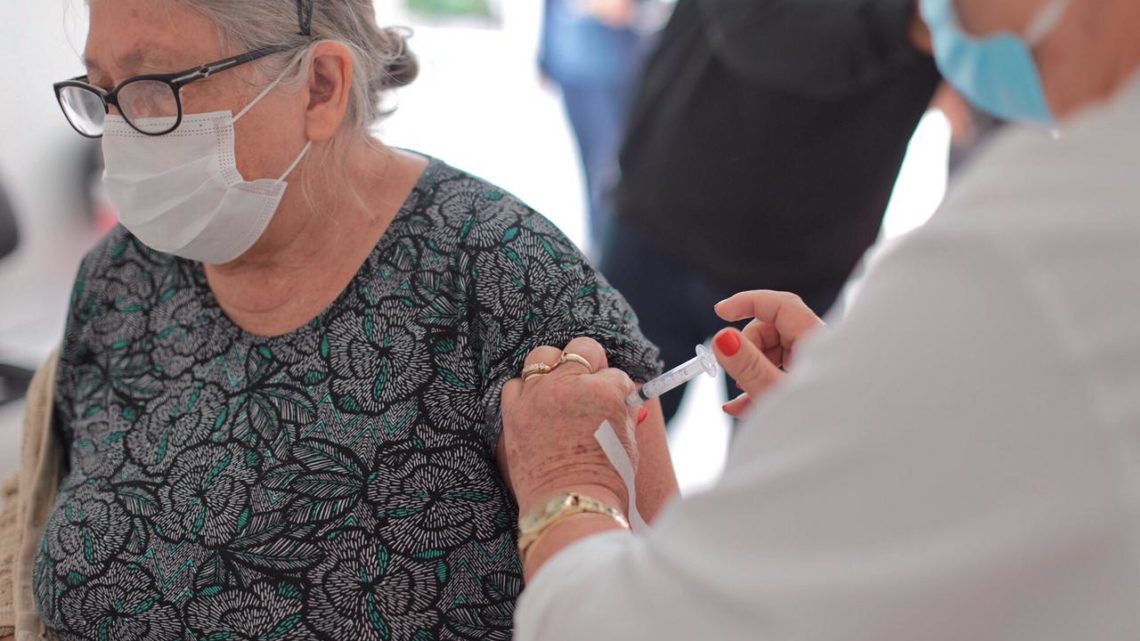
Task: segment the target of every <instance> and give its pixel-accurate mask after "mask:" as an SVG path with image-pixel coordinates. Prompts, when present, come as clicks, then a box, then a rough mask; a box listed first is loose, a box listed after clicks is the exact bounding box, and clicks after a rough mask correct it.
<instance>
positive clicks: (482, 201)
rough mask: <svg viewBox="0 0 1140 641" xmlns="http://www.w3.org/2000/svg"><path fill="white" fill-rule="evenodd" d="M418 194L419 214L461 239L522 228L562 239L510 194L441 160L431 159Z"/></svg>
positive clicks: (528, 207)
mask: <svg viewBox="0 0 1140 641" xmlns="http://www.w3.org/2000/svg"><path fill="white" fill-rule="evenodd" d="M417 191H419V192H420V197H419V199H418V202H417V206H416V207H415V210H416V211H417V213H419V214H420V215H421V216H427V217H429V218H431V219H433V220H434V221H435V222H437V223H440V224H442V225H443V226H444V227H446V228H449V229H455V230H457V231H459V232H460V238H461V240H467V239H469V238H470V236H471V235H472V234H483V233H488V232H492V231H496V230H497V231H501V232H503V233H505V232H506V231H508V230H510V229H512V228H515V227H520V226H524V227H526V228H527V229H531V230H539V231H541V233H543V234H547V235H550V236H556V237H560V238H562V237H563V234H562V232H561V231H559V230H558V228H557V227H556V226H555V225H554V224H553V223H551V222H550V221H549V220H547V219H546V218H545V217H544V216H542V215H541V214H540V213H538V212H537V211H535V210H534V209H533V208H531V207H530V206H529V205H527V204H526V203H525V202H523V201H522V200H521V199H520V198H518V197H517V196H515V195H514V194H513V193H511V192H510V191H508V190H506V189H504V188H502V187H500V186H498V185H496V184H495V183H492V182H490V181H489V180H487V179H485V178H481V177H479V176H476V175H474V174H472V173H470V172H467V171H464V170H462V169H458V168H456V167H453V166H451V165H449V164H447V163H446V162H444V161H442V160H438V159H435V158H432V159H429V163H428V167H427V169H425V170H424V175H423V177H422V178H421V179H420V184H419V187H418V188H417ZM563 240H564V238H563Z"/></svg>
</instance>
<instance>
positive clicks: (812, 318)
mask: <svg viewBox="0 0 1140 641" xmlns="http://www.w3.org/2000/svg"><path fill="white" fill-rule="evenodd" d="M714 309H716V313H717V315H718V316H720V317H721V318H723V319H724V320H726V321H729V322H736V321H741V320H745V319H749V318H755V319H756V320H759V321H762V322H765V323H771V324H773V325H775V326H776V329H778V330H779V331H780V334H781V335H785V336H787V335H789V334H790V335H792V336H797V335H799V334H801V333H803V332H805V331H807V330H810V329H814V328H816V327H819V326H820V325H822V324H823V321H822V320H820V318H819V316H816V315H815V312H813V311H811V308H810V307H808V306H807V304H806V303H804V301H803V300H802V299H801V298H800V297H799V296H796V295H795V294H791V293H788V292H774V291H769V290H755V291H750V292H741V293H739V294H736V295H735V296H732V297H730V298H727V299H725V300H722V301H721V302H719V303H717V304H716V307H715V308H714Z"/></svg>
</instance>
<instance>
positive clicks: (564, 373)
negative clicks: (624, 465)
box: [499, 338, 639, 514]
mask: <svg viewBox="0 0 1140 641" xmlns="http://www.w3.org/2000/svg"><path fill="white" fill-rule="evenodd" d="M563 354H576V355H578V356H580V357H582V358H583V359H585V360H586V361H587V362H588V363H589V364H590V366H589V367H588V368H587V367H586V366H585V365H583V364H582V363H580V362H576V360H577V359H573V360H566V361H564V362H563V363H562V364H561V365H560V364H559V361H560V359H562V356H563ZM537 364H545V365H546V366H547V367H549V368H550V370H549V373H547V374H536V375H533V376H531V377H530V378H529V380H526V381H524V380H522V379H521V378H517V379H514V380H512V381H510V382H509V383H507V385H506V387H504V388H503V435H502V439H501V440H500V442H499V466H500V467H501V468H502V472H503V476H504V477H505V478H506V479H507V482H508V483H509V484H510V486H511V489H512V491H513V492H514V494H515V498H516V499H517V500H518V504H519V513H520V514H526V513H528V512H529V511H530V510H531V509H532V508H533V507H534V506H536V505H538V504H540V503H542V502H543V501H546V500H549V499H550V498H552V497H553V496H556V495H558V494H560V493H563V492H580V493H582V494H586V495H588V496H591V497H593V498H595V499H598V500H600V501H604V502H606V503H609V504H611V505H613V507H615V508H618V509H620V510H622V512H626V511H627V510H628V497H627V496H626V494H627V492H626V489H625V484H624V483H623V482H622V480H621V477H619V476H618V474H617V472H616V471H614V469H613V467H612V466H611V465H610V462H609V459H607V458H606V455H605V452H603V451H602V448H601V446H600V445H599V444H598V442H597V440H596V439H595V438H594V432H595V431H597V429H598V426H599V425H601V424H602V421H609V422H610V425H612V426H613V428H614V431H615V432H616V433H617V435H618V437H619V438H620V439H621V440H622V443H623V445H625V446H626V450H627V451H628V452H629V453H630V458H631V459H632V460H633V461H634V463H635V464H636V462H637V446H636V440H635V438H634V431H635V429H636V423H637V419H638V418H639V417H638V414H639V413H638V412H637V411H636V410H630V409H629V408H627V407H626V405H625V397H626V396H627V395H628V394H630V393H631V392H633V390H634V384H633V381H632V380H630V378H629V377H628V376H626V374H625V373H624V372H622V371H620V370H617V369H611V368H610V367H609V363H608V361H607V359H606V351H605V349H603V348H602V346H601V345H600V344H598V343H597V342H596V341H594V340H592V339H589V338H576V339H574V340H573V341H571V342H570V343H569V344H568V345H567V346H566V347H565V349H560V348H557V347H549V346H543V347H539V348H537V349H535V350H534V351H532V352H531V353H530V354H529V355H528V356H527V357H526V362H525V365H524V371H528V369H529V368H531V367H532V366H536V365H537Z"/></svg>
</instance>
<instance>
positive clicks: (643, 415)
mask: <svg viewBox="0 0 1140 641" xmlns="http://www.w3.org/2000/svg"><path fill="white" fill-rule="evenodd" d="M647 418H649V408H648V407H642V408H640V409H638V410H637V424H638V425H641V424H642V423H644V422H645V419H647Z"/></svg>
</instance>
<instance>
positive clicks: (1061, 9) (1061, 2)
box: [1025, 0, 1069, 46]
mask: <svg viewBox="0 0 1140 641" xmlns="http://www.w3.org/2000/svg"><path fill="white" fill-rule="evenodd" d="M1068 8H1069V0H1049V4H1047V5H1045V7H1044V8H1043V9H1041V12H1040V13H1038V14H1037V17H1036V18H1034V19H1033V22H1031V23H1029V29H1028V30H1026V33H1025V41H1026V42H1028V43H1029V44H1030V46H1037V45H1038V44H1041V41H1042V40H1044V39H1045V38H1047V37H1048V36H1049V34H1050V33H1053V30H1054V29H1056V28H1057V25H1058V24H1060V22H1061V19H1062V18H1064V17H1065V11H1066V10H1067V9H1068Z"/></svg>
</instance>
